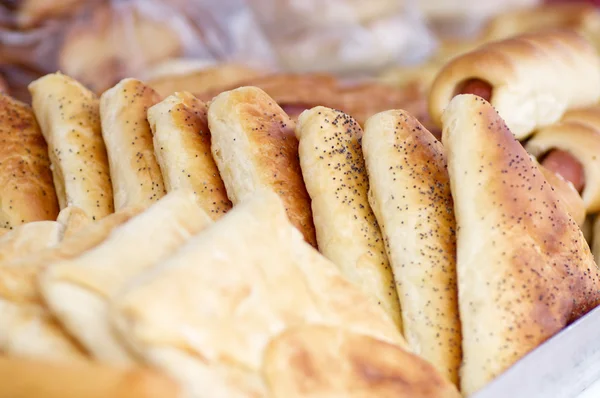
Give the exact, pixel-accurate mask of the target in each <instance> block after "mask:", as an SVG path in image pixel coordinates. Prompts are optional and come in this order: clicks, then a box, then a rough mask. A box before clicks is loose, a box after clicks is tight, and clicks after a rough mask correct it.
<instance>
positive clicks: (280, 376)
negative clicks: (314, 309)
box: [264, 325, 460, 398]
mask: <svg viewBox="0 0 600 398" xmlns="http://www.w3.org/2000/svg"><path fill="white" fill-rule="evenodd" d="M300 358H302V363H303V364H306V366H305V367H302V366H290V364H293V363H298V362H300V361H299V359H300ZM349 362H351V363H353V365H354V366H347V364H348V363H349ZM307 369H310V371H307ZM365 369H369V370H368V371H365ZM375 369H376V370H377V372H381V373H378V374H377V375H374V374H373V373H372V372H371V371H372V370H375ZM264 374H265V378H266V381H267V384H268V385H269V386H270V387H271V393H272V395H271V396H273V397H286V398H308V397H315V398H316V397H342V396H343V397H347V398H353V397H355V398H364V397H373V398H375V397H378V398H381V397H388V398H398V397H411V398H417V397H423V398H430V397H436V398H438V397H439V398H450V397H452V398H458V397H460V394H459V393H458V391H457V390H456V388H455V387H454V386H453V385H452V384H451V383H450V382H448V381H447V380H445V379H444V378H443V377H441V376H440V375H439V374H438V373H437V372H436V371H435V369H434V368H433V366H431V365H430V364H429V363H427V362H426V361H424V360H422V359H421V358H419V357H417V356H416V355H414V354H410V353H408V352H407V351H405V350H403V349H401V348H399V347H397V346H395V345H393V344H389V343H384V342H383V341H381V340H378V339H374V338H373V337H369V336H364V335H360V334H358V333H352V332H349V331H347V330H344V329H339V328H335V327H328V326H313V325H311V326H303V327H298V328H292V329H289V330H287V331H286V332H284V333H282V334H280V335H279V336H277V337H276V338H274V339H273V340H271V342H270V344H269V346H268V347H267V350H266V354H265V367H264ZM326 374H331V375H335V379H336V381H335V382H331V380H330V379H329V380H328V378H327V377H324V376H323V375H326ZM382 374H383V375H385V376H384V377H381V376H380V375H382Z"/></svg>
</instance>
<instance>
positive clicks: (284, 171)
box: [208, 87, 317, 246]
mask: <svg viewBox="0 0 600 398" xmlns="http://www.w3.org/2000/svg"><path fill="white" fill-rule="evenodd" d="M208 125H209V128H210V131H211V135H212V153H213V157H214V159H215V162H216V164H217V167H218V168H219V172H220V173H221V177H222V178H223V182H224V183H225V187H226V188H227V195H228V196H229V198H230V199H231V201H232V202H233V204H237V203H239V202H240V201H242V200H244V198H245V197H247V196H248V195H250V194H252V193H253V192H255V191H256V190H257V189H258V188H261V187H268V188H270V189H273V190H274V191H275V192H277V193H278V194H279V196H280V197H281V199H282V200H283V203H284V204H285V207H286V210H287V214H288V217H289V218H290V221H291V222H292V224H293V225H294V226H295V227H296V228H298V230H300V232H302V234H303V235H304V239H306V241H307V242H308V243H310V244H312V245H313V246H316V244H317V243H316V238H315V227H314V224H313V220H312V213H311V210H310V197H309V196H308V193H307V192H306V187H305V186H304V181H303V180H302V171H301V169H300V161H299V159H298V140H297V139H296V137H295V135H294V122H293V121H292V120H290V118H289V117H288V116H287V115H286V114H285V112H284V111H283V110H282V109H281V108H280V107H279V106H278V105H277V104H276V103H275V101H274V100H273V99H272V98H271V97H269V96H268V95H267V94H266V93H265V92H264V91H262V90H261V89H259V88H256V87H241V88H238V89H235V90H232V91H227V92H224V93H222V94H219V95H218V96H217V97H216V98H215V99H214V100H213V102H212V103H211V104H210V107H209V108H208Z"/></svg>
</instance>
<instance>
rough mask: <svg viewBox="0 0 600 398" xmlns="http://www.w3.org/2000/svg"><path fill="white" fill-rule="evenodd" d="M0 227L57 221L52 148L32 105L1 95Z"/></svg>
mask: <svg viewBox="0 0 600 398" xmlns="http://www.w3.org/2000/svg"><path fill="white" fill-rule="evenodd" d="M0 143H1V145H0V227H3V228H13V227H15V226H17V225H21V224H24V223H28V222H31V221H42V220H55V219H56V216H57V215H58V201H57V198H56V192H55V191H54V184H53V182H52V173H51V172H50V160H49V158H48V147H47V146H46V141H45V140H44V137H43V136H42V132H41V131H40V128H39V126H38V123H37V121H36V119H35V116H34V114H33V110H32V109H31V107H30V106H28V105H26V104H24V103H22V102H19V101H17V100H15V99H13V98H11V97H9V96H8V95H5V94H0Z"/></svg>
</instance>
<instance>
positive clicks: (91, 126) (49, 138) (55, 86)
mask: <svg viewBox="0 0 600 398" xmlns="http://www.w3.org/2000/svg"><path fill="white" fill-rule="evenodd" d="M29 92H30V93H31V96H32V103H33V110H34V112H35V116H36V118H37V120H38V122H39V124H40V127H41V129H42V133H43V134H44V138H45V139H46V142H47V143H48V151H49V155H50V161H51V162H52V174H53V176H54V186H55V187H56V193H57V195H58V202H59V203H60V208H61V209H64V208H65V207H67V206H71V205H74V206H77V207H79V208H81V209H82V210H83V211H85V212H86V213H87V214H88V215H89V216H90V217H92V219H93V220H99V219H101V218H102V217H104V216H106V215H108V214H110V213H112V212H113V193H112V186H111V182H110V172H109V165H108V159H107V156H106V148H105V147H104V141H103V140H102V131H101V127H100V110H99V101H98V98H97V97H96V96H95V95H94V94H93V93H92V92H91V91H89V90H87V89H86V88H85V87H83V86H82V85H81V84H80V83H78V82H77V81H75V80H73V79H71V78H70V77H68V76H65V75H63V74H61V73H53V74H49V75H46V76H44V77H42V78H40V79H38V80H36V81H34V82H33V83H31V84H30V85H29Z"/></svg>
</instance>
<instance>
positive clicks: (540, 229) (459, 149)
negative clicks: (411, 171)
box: [442, 95, 600, 396]
mask: <svg viewBox="0 0 600 398" xmlns="http://www.w3.org/2000/svg"><path fill="white" fill-rule="evenodd" d="M443 124H444V129H443V136H442V140H443V142H444V148H445V149H446V151H447V157H448V174H449V176H450V186H451V190H452V196H453V198H454V212H455V215H456V223H457V266H456V268H457V275H458V286H459V293H460V294H459V296H458V299H459V308H460V318H461V327H462V336H463V344H462V349H463V362H462V369H461V387H462V392H463V394H464V395H466V396H469V395H471V394H473V393H475V392H476V391H478V390H480V389H481V388H482V387H483V386H484V385H485V384H487V383H488V382H489V381H491V380H492V379H493V378H495V377H496V376H498V375H499V374H501V373H502V372H504V371H505V370H506V369H507V368H509V367H510V366H512V365H513V364H514V363H515V362H517V361H518V360H519V359H521V358H522V357H523V356H525V355H526V354H527V353H528V352H530V351H531V350H533V349H535V348H536V347H538V346H539V345H540V344H542V343H543V342H545V341H546V340H548V339H549V338H550V337H552V336H553V335H555V334H556V333H558V332H560V331H561V330H562V329H563V328H564V327H566V326H567V325H568V324H570V323H571V322H573V321H575V320H576V319H578V318H579V317H581V316H583V315H584V314H586V313H587V312H588V311H590V310H591V309H593V308H594V307H596V306H597V305H598V304H600V275H599V271H598V267H597V266H596V264H595V263H594V258H593V256H592V253H591V252H590V249H589V246H588V244H587V242H586V241H585V238H584V236H583V233H582V232H581V230H580V228H579V226H578V225H577V223H576V222H575V221H574V220H573V218H572V217H571V216H570V215H569V214H568V211H567V208H566V206H564V204H563V203H562V202H561V201H560V200H559V197H558V196H557V195H556V193H555V192H554V190H553V189H552V188H551V186H550V184H548V182H547V181H546V179H545V178H544V174H543V172H542V171H541V170H540V169H539V168H538V167H537V166H536V164H535V162H533V161H532V160H531V157H530V155H529V154H528V153H527V152H526V151H525V149H524V148H523V146H522V145H521V144H520V143H519V142H518V141H517V140H516V139H515V137H514V136H513V134H512V132H511V131H510V130H509V128H508V127H507V125H506V124H505V123H504V121H503V120H502V118H501V117H500V115H499V114H498V113H497V112H496V111H495V110H494V108H493V107H492V106H491V105H490V104H489V103H488V102H486V101H485V100H483V99H481V98H480V97H477V96H475V95H460V96H457V97H455V98H454V99H452V101H451V102H450V104H449V106H448V107H447V109H446V111H445V112H444V116H443Z"/></svg>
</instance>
